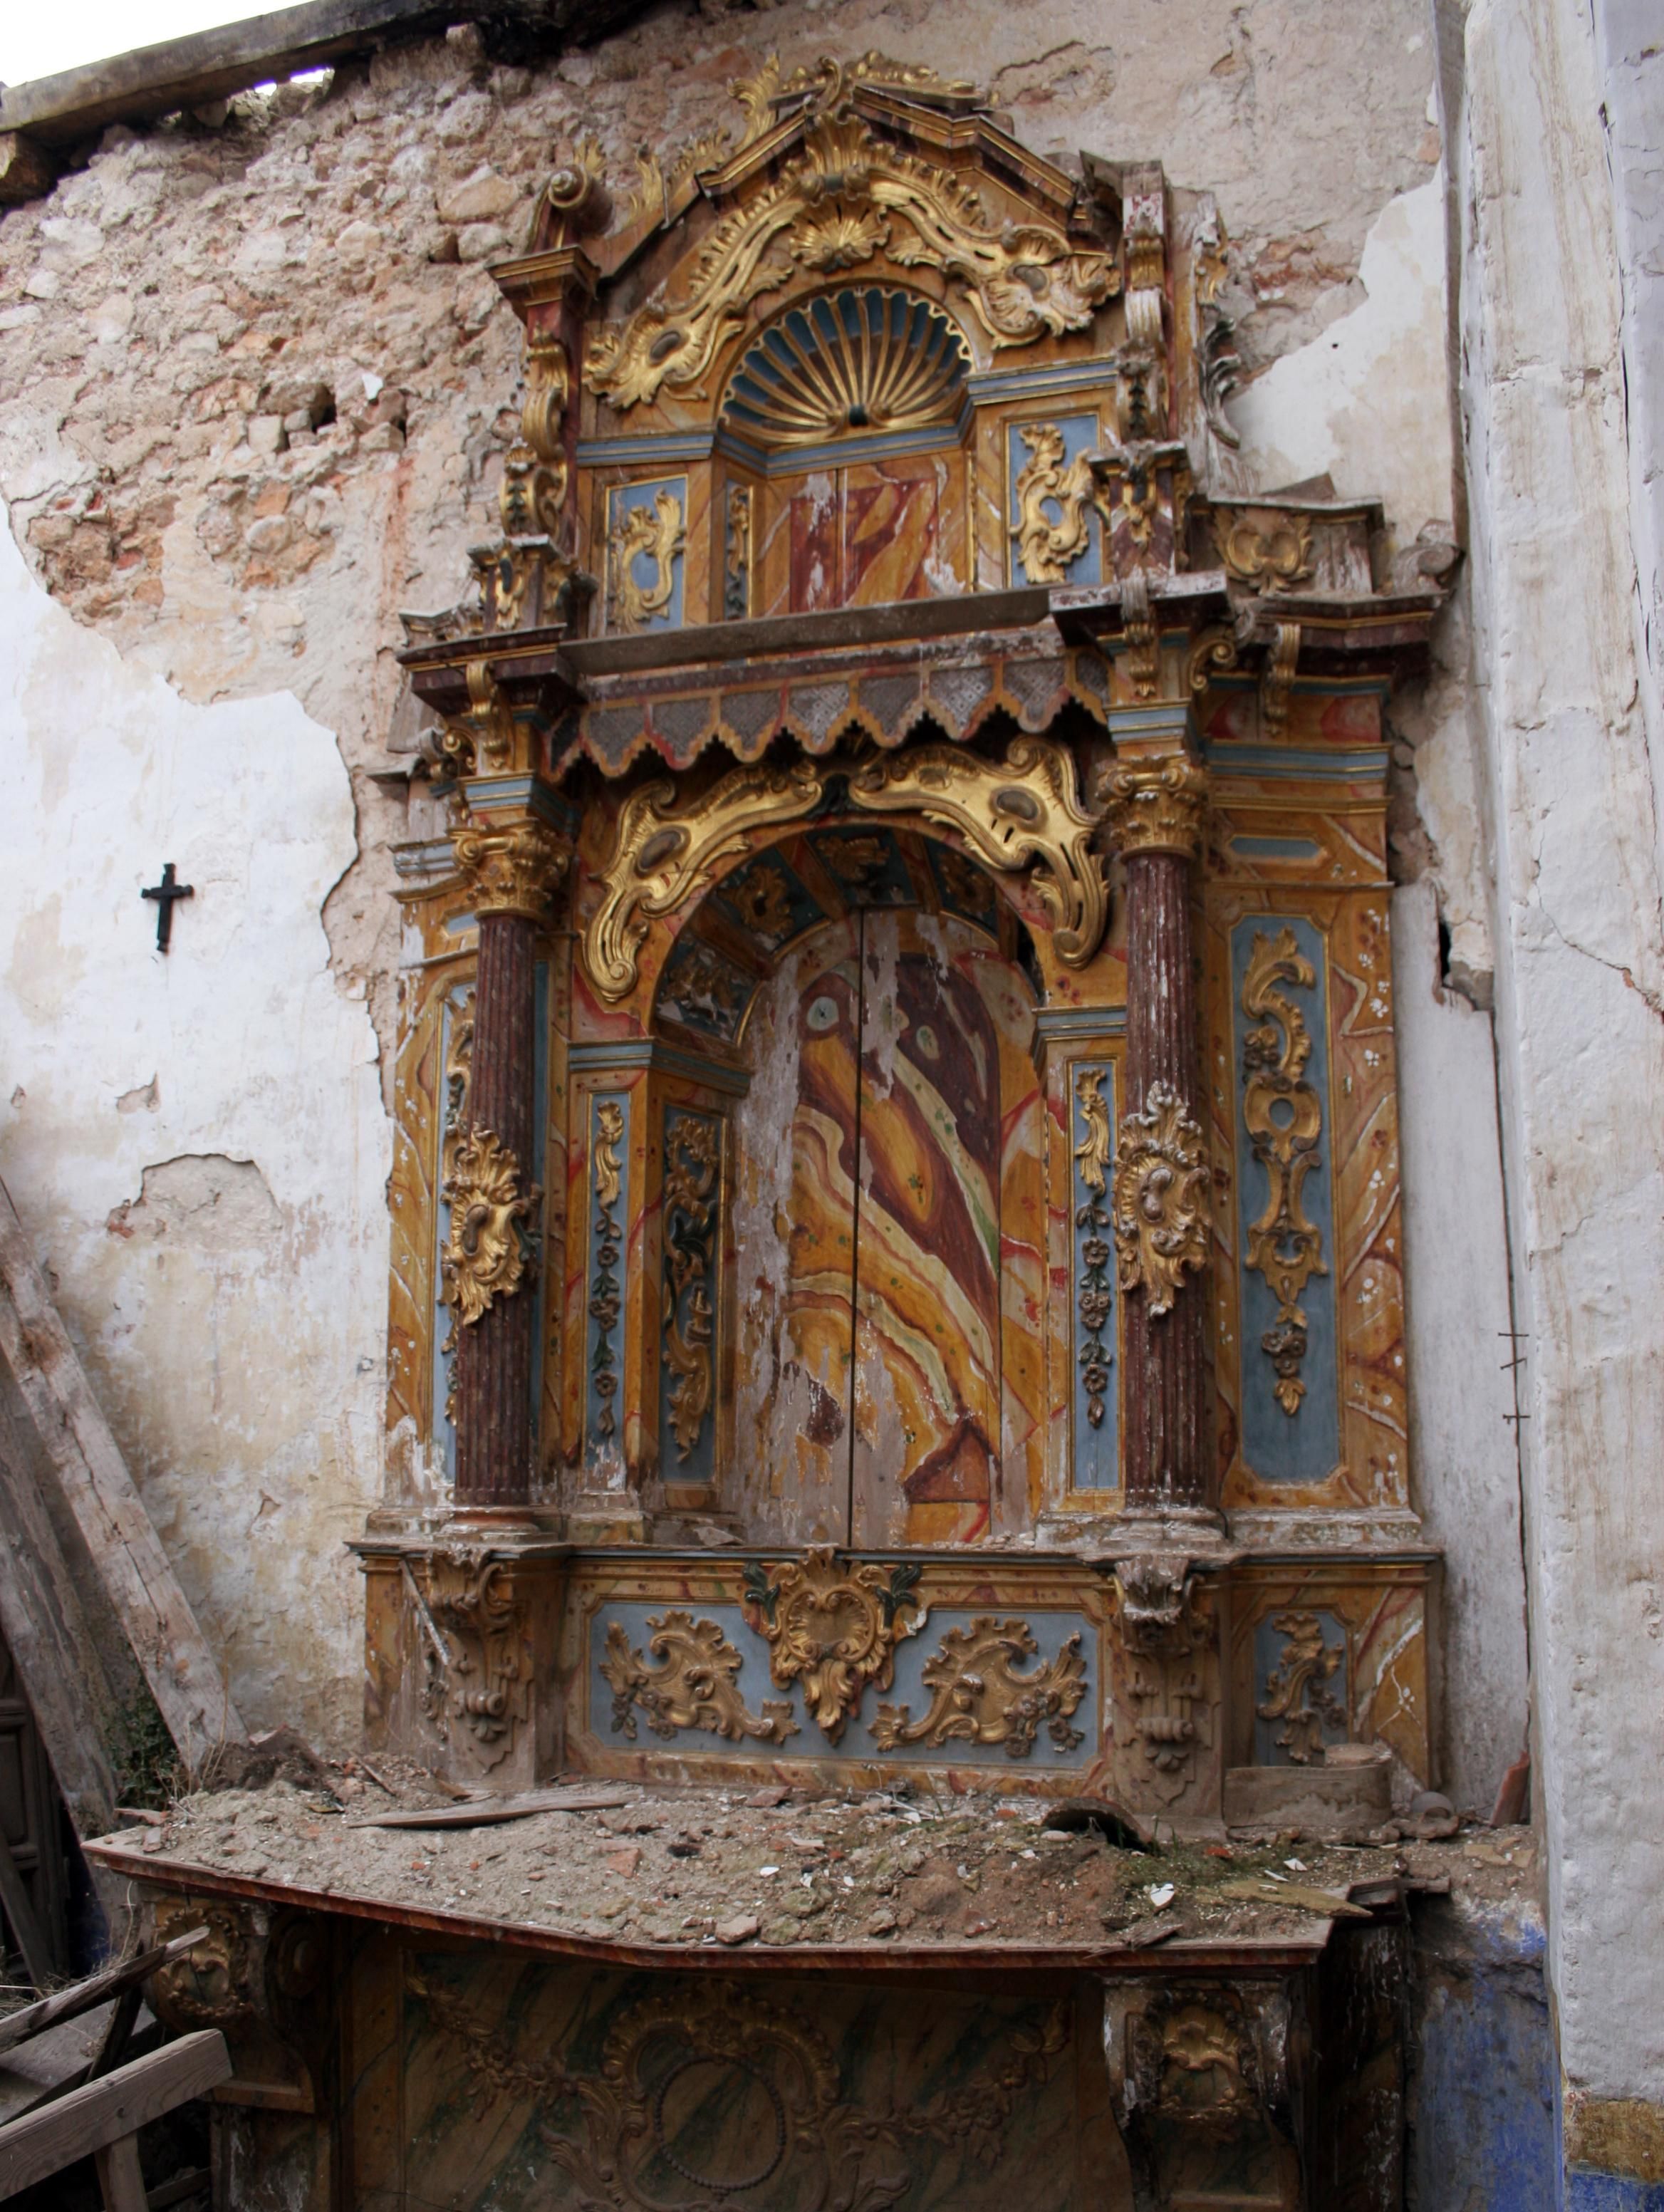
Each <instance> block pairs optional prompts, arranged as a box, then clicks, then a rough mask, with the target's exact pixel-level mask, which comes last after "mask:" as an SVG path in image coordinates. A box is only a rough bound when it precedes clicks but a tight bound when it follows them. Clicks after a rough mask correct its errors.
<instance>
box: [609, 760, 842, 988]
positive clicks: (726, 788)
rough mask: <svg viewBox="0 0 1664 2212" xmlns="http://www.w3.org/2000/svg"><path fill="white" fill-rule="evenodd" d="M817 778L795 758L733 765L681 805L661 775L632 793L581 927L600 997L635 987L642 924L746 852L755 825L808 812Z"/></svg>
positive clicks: (817, 793)
mask: <svg viewBox="0 0 1664 2212" xmlns="http://www.w3.org/2000/svg"><path fill="white" fill-rule="evenodd" d="M824 786H825V778H824V776H823V774H822V772H821V771H820V769H817V768H816V767H814V766H813V765H812V764H811V763H809V762H807V761H798V762H793V763H791V764H790V765H789V766H786V767H781V768H772V767H762V766H760V765H759V766H756V767H752V768H740V769H735V770H734V771H733V772H732V774H731V775H726V776H724V777H723V778H722V780H721V781H720V782H719V783H716V784H714V785H713V786H712V787H711V788H710V789H709V790H708V791H707V792H706V793H703V795H702V796H701V797H700V798H699V799H695V800H694V801H693V802H692V803H691V804H690V805H685V806H682V807H678V805H677V789H676V786H675V785H674V784H673V783H671V782H669V781H659V782H656V783H649V784H644V785H642V787H641V789H640V790H639V791H633V792H632V793H630V795H629V798H628V799H626V800H625V802H624V805H623V807H622V811H621V812H620V814H619V817H618V833H617V836H616V839H615V841H614V843H613V849H612V856H611V858H610V860H608V862H607V864H606V866H605V868H604V870H603V871H602V874H601V883H602V886H603V890H602V896H601V902H600V904H599V905H598V907H597V908H596V909H595V912H594V914H593V915H592V917H591V920H590V922H589V926H588V927H587V928H586V931H585V932H584V948H583V949H584V966H585V968H586V970H587V971H588V974H589V978H590V981H592V983H593V984H594V986H595V987H596V989H597V990H598V992H599V993H600V994H601V996H602V997H603V998H604V999H605V1000H609V1001H615V1002H616V1000H619V999H622V998H624V997H626V996H627V995H628V994H629V992H631V991H632V990H634V989H635V982H636V977H637V973H638V969H637V958H638V956H639V954H640V952H641V945H642V942H643V940H644V939H645V938H646V936H647V929H648V926H649V924H650V923H652V922H654V921H659V920H661V919H662V918H663V917H665V915H671V914H674V913H675V912H676V911H677V908H679V907H682V906H683V905H685V904H686V903H687V902H688V901H689V899H691V898H693V897H695V896H697V894H698V893H699V892H700V891H701V890H704V888H705V886H706V884H708V883H709V882H710V880H711V878H712V877H713V875H714V873H715V872H716V870H717V869H718V868H719V867H720V866H721V864H722V862H723V861H724V860H732V859H733V858H734V857H735V856H736V855H737V854H740V853H743V852H744V851H745V849H746V848H747V847H748V845H749V844H750V836H751V832H752V831H753V830H754V829H763V828H770V827H774V826H775V825H777V824H779V823H786V822H794V821H801V820H802V818H803V817H805V815H807V814H811V813H812V812H813V811H814V810H815V808H816V806H817V805H818V804H819V802H820V797H821V793H822V791H823V788H824Z"/></svg>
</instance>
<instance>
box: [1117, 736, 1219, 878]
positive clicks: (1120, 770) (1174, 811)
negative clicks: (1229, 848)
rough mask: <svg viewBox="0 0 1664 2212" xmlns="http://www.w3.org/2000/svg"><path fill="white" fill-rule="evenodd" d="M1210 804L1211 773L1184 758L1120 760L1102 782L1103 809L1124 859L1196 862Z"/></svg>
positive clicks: (1175, 754)
mask: <svg viewBox="0 0 1664 2212" xmlns="http://www.w3.org/2000/svg"><path fill="white" fill-rule="evenodd" d="M1206 799H1207V772H1206V770H1205V769H1202V768H1200V767H1199V766H1198V764H1197V763H1195V762H1194V761H1192V760H1187V759H1186V758H1185V757H1184V756H1183V755H1182V754H1181V753H1171V754H1169V755H1167V756H1166V757H1164V758H1163V759H1160V760H1141V761H1116V762H1114V763H1112V764H1111V765H1110V766H1109V767H1108V768H1107V769H1105V770H1104V772H1103V774H1102V776H1101V777H1100V779H1099V781H1098V804H1099V805H1101V806H1102V808H1103V810H1104V815H1105V821H1106V826H1107V828H1108V832H1109V837H1110V842H1112V843H1113V844H1114V848H1115V850H1116V851H1117V852H1118V853H1121V854H1127V853H1177V854H1181V855H1182V856H1183V858H1184V859H1186V860H1194V859H1195V858H1196V856H1197V854H1199V852H1200V851H1201V849H1202V810H1203V807H1204V806H1205V803H1206Z"/></svg>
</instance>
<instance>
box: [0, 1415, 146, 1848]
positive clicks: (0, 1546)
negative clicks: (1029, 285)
mask: <svg viewBox="0 0 1664 2212" xmlns="http://www.w3.org/2000/svg"><path fill="white" fill-rule="evenodd" d="M0 1381H3V1378H0ZM8 1398H11V1399H15V1392H10V1391H8V1390H5V1389H0V1522H3V1523H4V1527H5V1534H6V1541H5V1542H3V1543H0V1633H3V1635H4V1637H5V1639H6V1648H7V1650H9V1652H10V1654H11V1658H12V1664H13V1665H14V1666H15V1668H16V1669H17V1673H18V1677H19V1680H21V1683H22V1686H23V1691H24V1694H25V1695H26V1696H27V1699H28V1701H29V1710H30V1711H31V1712H32V1713H33V1716H34V1724H35V1726H36V1728H37V1729H39V1732H40V1741H41V1742H42V1744H43V1745H44V1746H45V1747H46V1758H47V1760H48V1762H49V1763H50V1765H51V1766H52V1777H53V1779H54V1780H55V1781H56V1782H57V1784H58V1790H59V1791H60V1792H61V1793H62V1795H63V1798H64V1803H65V1805H66V1806H68V1808H69V1812H70V1820H72V1821H73V1822H74V1824H75V1829H76V1834H77V1835H79V1836H81V1837H82V1838H88V1837H92V1836H106V1835H108V1834H109V1832H110V1831H111V1829H112V1828H113V1827H114V1826H115V1825H116V1798H117V1796H118V1789H117V1784H116V1774H115V1768H114V1765H113V1764H112V1759H111V1757H110V1750H109V1745H110V1740H111V1731H112V1727H113V1725H114V1722H115V1717H116V1713H117V1711H118V1706H119V1704H120V1699H118V1695H117V1693H116V1691H115V1689H114V1686H112V1683H111V1681H110V1679H109V1676H108V1675H107V1674H106V1672H105V1668H104V1664H103V1662H102V1660H101V1658H100V1650H99V1644H98V1643H97V1640H96V1639H95V1638H94V1637H93V1635H92V1634H91V1633H90V1632H89V1628H88V1621H87V1620H86V1616H85V1613H84V1610H83V1607H82V1600H81V1590H80V1588H79V1586H78V1584H77V1583H76V1577H75V1574H74V1572H73V1571H72V1569H71V1567H70V1562H69V1560H68V1559H66V1558H65V1557H64V1550H63V1547H62V1546H61V1544H60V1543H59V1541H58V1532H57V1530H56V1529H55V1528H53V1526H52V1518H51V1516H50V1515H49V1514H48V1512H47V1510H46V1500H45V1499H44V1498H42V1496H41V1494H40V1486H39V1482H38V1480H36V1476H35V1472H34V1469H35V1468H36V1467H37V1466H38V1465H39V1462H40V1461H41V1460H42V1459H43V1457H44V1454H43V1452H42V1450H41V1449H40V1445H39V1439H38V1438H37V1437H35V1436H34V1434H33V1425H32V1424H29V1423H27V1420H26V1418H25V1416H24V1413H23V1410H22V1408H21V1404H20V1405H19V1406H18V1408H17V1413H16V1416H15V1418H14V1415H13V1413H12V1412H11V1411H10V1410H9V1407H8V1405H7V1404H6V1402H5V1401H6V1400H7V1399H8ZM26 1430H27V1433H26Z"/></svg>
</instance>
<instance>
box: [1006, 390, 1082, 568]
mask: <svg viewBox="0 0 1664 2212" xmlns="http://www.w3.org/2000/svg"><path fill="white" fill-rule="evenodd" d="M1017 435H1018V437H1020V438H1021V439H1022V441H1023V444H1024V445H1025V446H1026V447H1028V449H1029V459H1028V461H1027V462H1026V463H1025V464H1024V465H1023V468H1021V469H1020V470H1019V471H1018V472H1017V483H1016V485H1015V487H1014V489H1015V490H1016V493H1017V520H1016V521H1015V522H1013V523H1012V525H1011V536H1012V537H1013V538H1015V539H1016V540H1017V553H1018V555H1019V556H1020V557H1021V559H1022V562H1023V574H1024V575H1025V576H1026V577H1027V578H1028V580H1029V582H1030V583H1031V584H1061V583H1062V582H1064V581H1065V580H1066V578H1067V576H1068V574H1069V568H1070V565H1071V563H1072V562H1075V561H1077V560H1078V558H1079V557H1080V556H1081V555H1082V554H1083V553H1084V551H1085V550H1086V547H1087V544H1088V542H1089V538H1090V531H1091V512H1092V505H1093V494H1094V481H1093V476H1092V464H1091V460H1090V457H1089V456H1088V455H1087V454H1085V453H1077V454H1076V455H1075V458H1074V459H1073V460H1072V461H1066V460H1065V459H1064V451H1063V433H1062V431H1061V430H1060V428H1058V426H1057V425H1056V423H1054V422H1035V423H1024V424H1023V425H1021V426H1020V427H1019V428H1018V430H1017ZM1048 501H1049V502H1050V503H1051V504H1052V505H1054V507H1057V509H1058V520H1056V521H1055V522H1054V521H1053V520H1052V518H1051V516H1050V515H1049V514H1048V513H1047V511H1046V509H1047V504H1048Z"/></svg>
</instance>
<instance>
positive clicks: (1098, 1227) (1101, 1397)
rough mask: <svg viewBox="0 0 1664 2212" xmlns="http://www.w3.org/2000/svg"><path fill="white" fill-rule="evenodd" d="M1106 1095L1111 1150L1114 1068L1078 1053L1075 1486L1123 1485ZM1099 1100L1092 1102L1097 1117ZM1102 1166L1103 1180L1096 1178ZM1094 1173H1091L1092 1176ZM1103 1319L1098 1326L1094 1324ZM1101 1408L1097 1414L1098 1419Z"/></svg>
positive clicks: (1116, 1118) (1074, 1105) (1073, 1099)
mask: <svg viewBox="0 0 1664 2212" xmlns="http://www.w3.org/2000/svg"><path fill="white" fill-rule="evenodd" d="M1097 1100H1101V1101H1102V1107H1103V1112H1104V1115H1105V1119H1106V1123H1107V1128H1108V1139H1109V1144H1110V1146H1111V1154H1112V1158H1113V1147H1114V1133H1115V1130H1116V1129H1117V1128H1118V1127H1119V1126H1120V1110H1119V1102H1118V1100H1117V1097H1116V1092H1115V1071H1114V1066H1113V1064H1112V1063H1111V1062H1110V1061H1108V1060H1077V1061H1076V1062H1075V1063H1074V1064H1073V1065H1072V1066H1071V1068H1070V1069H1069V1075H1068V1107H1069V1150H1070V1152H1071V1154H1072V1162H1071V1175H1072V1182H1071V1190H1072V1201H1071V1206H1070V1216H1069V1218H1070V1224H1071V1228H1070V1237H1071V1248H1070V1249H1071V1252H1072V1274H1071V1279H1070V1328H1071V1330H1072V1335H1071V1339H1070V1350H1071V1352H1072V1358H1073V1372H1074V1410H1073V1418H1072V1423H1071V1429H1072V1443H1073V1450H1072V1457H1071V1462H1070V1480H1071V1483H1072V1486H1073V1487H1074V1488H1075V1489H1076V1490H1093V1491H1111V1490H1119V1489H1120V1359H1119V1358H1118V1357H1117V1352H1118V1332H1119V1328H1120V1299H1119V1297H1118V1296H1117V1295H1116V1289H1115V1251H1114V1238H1113V1237H1112V1236H1111V1235H1110V1231H1109V1188H1108V1175H1109V1162H1108V1161H1106V1162H1104V1163H1103V1164H1102V1170H1098V1169H1096V1168H1095V1167H1094V1166H1093V1165H1092V1164H1091V1158H1092V1151H1093V1146H1092V1122H1091V1121H1090V1120H1089V1118H1088V1114H1087V1104H1088V1102H1089V1101H1092V1102H1096V1101H1097ZM1093 1119H1096V1103H1094V1105H1093ZM1100 1172H1101V1174H1102V1188H1094V1187H1093V1181H1096V1179H1097V1177H1098V1176H1099V1174H1100ZM1089 1176H1091V1177H1092V1178H1093V1181H1089V1180H1088V1177H1089ZM1093 1322H1098V1326H1097V1327H1096V1328H1094V1327H1093V1326H1092V1324H1093ZM1095 1409H1096V1419H1094V1412H1095Z"/></svg>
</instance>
